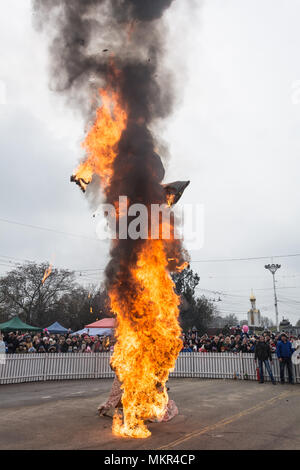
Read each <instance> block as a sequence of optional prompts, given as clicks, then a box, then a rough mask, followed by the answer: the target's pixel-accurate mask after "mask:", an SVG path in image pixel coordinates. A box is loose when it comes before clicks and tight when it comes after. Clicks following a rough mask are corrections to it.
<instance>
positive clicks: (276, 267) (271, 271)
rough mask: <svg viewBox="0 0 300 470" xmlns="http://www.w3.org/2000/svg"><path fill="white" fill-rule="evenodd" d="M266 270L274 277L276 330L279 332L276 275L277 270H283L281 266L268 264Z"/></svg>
mask: <svg viewBox="0 0 300 470" xmlns="http://www.w3.org/2000/svg"><path fill="white" fill-rule="evenodd" d="M265 268H266V269H268V270H269V271H270V273H271V274H272V276H273V287H274V303H275V315H276V328H277V331H279V321H278V305H277V294H276V284H275V273H276V271H277V269H279V268H281V264H266V265H265Z"/></svg>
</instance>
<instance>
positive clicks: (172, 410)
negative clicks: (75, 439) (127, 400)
mask: <svg viewBox="0 0 300 470" xmlns="http://www.w3.org/2000/svg"><path fill="white" fill-rule="evenodd" d="M122 395H123V390H122V389H121V382H120V381H119V379H118V378H117V376H115V378H114V381H113V384H112V387H111V391H110V394H109V397H108V399H107V401H106V402H105V403H102V404H101V405H99V407H98V412H99V416H110V417H113V416H114V413H115V411H116V410H117V408H122V401H121V399H122ZM176 415H178V408H177V406H176V404H175V402H174V400H170V398H169V401H168V403H167V405H166V409H165V412H164V414H163V416H162V417H160V418H153V419H151V420H150V421H152V422H155V423H160V422H166V421H170V420H171V419H172V418H174V417H175V416H176Z"/></svg>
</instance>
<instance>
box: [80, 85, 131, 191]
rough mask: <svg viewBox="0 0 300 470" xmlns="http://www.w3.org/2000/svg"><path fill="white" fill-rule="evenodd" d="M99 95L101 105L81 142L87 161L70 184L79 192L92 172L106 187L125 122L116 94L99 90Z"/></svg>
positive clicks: (89, 179) (87, 182)
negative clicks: (75, 183) (77, 187)
mask: <svg viewBox="0 0 300 470" xmlns="http://www.w3.org/2000/svg"><path fill="white" fill-rule="evenodd" d="M99 94H100V96H101V99H102V105H101V106H100V107H99V108H98V109H97V116H96V120H95V122H94V124H93V126H92V127H91V129H90V131H89V132H88V134H87V136H86V138H85V140H84V142H83V143H82V147H83V148H84V149H85V150H86V153H87V158H86V160H85V161H84V162H82V163H81V164H80V165H79V167H78V168H77V169H76V170H75V172H74V174H73V179H74V181H76V182H77V183H78V184H79V185H80V187H81V189H82V190H83V191H85V190H86V188H87V185H88V184H89V183H90V182H91V181H92V178H93V175H94V174H95V173H96V174H98V175H99V177H100V181H101V186H102V187H103V188H107V187H109V184H110V179H111V176H112V173H113V163H114V160H115V158H116V156H117V150H116V145H117V143H118V142H119V140H120V137H121V135H122V131H123V130H124V129H125V127H126V121H127V114H126V112H125V110H124V109H123V108H122V106H121V104H120V101H119V97H118V94H117V93H116V92H114V91H112V90H110V89H109V88H108V89H100V90H99Z"/></svg>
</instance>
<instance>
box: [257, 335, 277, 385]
mask: <svg viewBox="0 0 300 470" xmlns="http://www.w3.org/2000/svg"><path fill="white" fill-rule="evenodd" d="M254 360H255V361H256V360H258V367H259V376H260V381H259V383H261V384H263V383H264V365H265V368H266V369H267V371H268V374H269V376H270V379H271V380H272V384H273V385H276V382H275V379H274V376H273V373H272V369H271V366H270V362H272V354H271V349H270V345H269V344H268V343H266V342H265V338H264V336H260V337H259V341H258V342H257V343H256V346H255V351H254ZM269 360H270V362H269Z"/></svg>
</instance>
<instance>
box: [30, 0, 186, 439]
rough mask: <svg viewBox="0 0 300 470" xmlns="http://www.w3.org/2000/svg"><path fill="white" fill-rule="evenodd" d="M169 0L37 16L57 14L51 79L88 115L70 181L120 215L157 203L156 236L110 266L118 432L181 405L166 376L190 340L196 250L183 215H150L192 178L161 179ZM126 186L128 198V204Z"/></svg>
mask: <svg viewBox="0 0 300 470" xmlns="http://www.w3.org/2000/svg"><path fill="white" fill-rule="evenodd" d="M172 3H173V0H143V1H141V0H85V1H80V0H57V1H55V0H35V1H34V6H35V11H36V13H37V19H38V21H39V22H40V23H43V22H44V23H47V24H50V25H51V28H49V30H51V37H52V43H51V48H50V53H51V56H52V80H53V81H52V86H56V89H57V90H58V91H60V92H64V93H66V94H67V95H68V100H69V102H72V103H74V104H75V105H77V106H80V107H81V109H82V111H83V112H84V113H85V115H86V120H87V133H86V136H85V138H84V141H83V143H82V148H83V151H84V157H83V159H82V161H81V162H80V164H79V165H78V167H77V168H76V169H75V170H74V172H73V174H72V176H71V181H73V182H75V183H76V184H77V185H78V186H79V187H80V188H81V190H82V191H83V192H85V193H86V194H87V196H89V194H93V195H94V194H101V195H102V198H103V199H104V202H105V203H106V204H110V205H112V206H113V207H114V208H115V209H116V214H117V223H118V224H119V225H121V224H123V225H124V221H125V224H127V226H128V225H129V224H130V223H131V222H132V220H133V214H134V211H131V212H130V210H129V208H133V207H135V206H136V205H139V207H140V206H141V205H142V206H143V207H145V208H146V209H147V211H148V212H147V214H148V215H147V222H149V223H147V224H146V235H147V236H145V227H144V230H143V234H144V236H142V237H134V238H133V237H130V236H125V237H124V236H122V237H121V236H117V237H116V238H115V239H114V240H112V244H111V250H110V258H111V259H110V262H109V264H108V265H107V267H106V270H105V277H106V280H105V283H106V288H107V291H108V293H109V298H110V304H111V309H112V311H113V312H114V313H115V315H116V318H117V328H116V344H115V348H114V353H113V357H112V360H111V365H112V368H113V370H114V371H115V373H116V379H115V382H114V385H113V389H112V394H111V403H109V406H110V405H112V407H113V408H115V410H116V411H115V414H114V419H113V433H114V434H115V435H118V436H126V437H134V438H145V437H148V436H149V435H150V434H151V433H150V431H149V429H148V428H147V422H148V421H163V420H168V419H170V418H171V417H172V416H174V415H176V413H177V408H176V405H175V403H174V402H173V401H172V400H169V397H168V393H167V387H166V382H167V380H168V377H169V373H170V371H171V370H172V369H173V368H174V366H175V362H176V359H177V356H178V354H179V351H180V350H181V347H182V341H181V339H180V335H181V328H180V325H179V321H178V317H179V304H180V299H179V296H178V295H177V293H176V292H175V289H174V283H173V281H172V278H171V275H170V274H171V273H172V272H173V271H176V270H181V269H184V267H185V266H186V265H187V262H188V259H187V253H186V252H185V250H184V249H183V247H182V242H181V240H180V239H178V238H176V236H175V227H174V225H175V219H174V217H171V216H170V218H169V219H161V217H159V218H158V219H155V221H154V219H153V217H152V208H153V206H155V205H156V206H159V207H161V206H162V205H163V206H166V210H170V209H171V208H172V206H173V205H174V204H176V203H177V202H178V201H179V199H180V197H181V196H182V194H183V191H184V190H185V188H186V187H187V185H188V184H189V181H176V182H174V183H169V184H166V183H163V179H164V176H165V169H164V166H163V163H162V159H161V157H160V155H159V153H161V150H160V149H162V148H163V146H162V145H160V142H159V137H158V135H157V131H156V132H154V130H153V129H154V127H155V129H157V128H158V123H159V121H160V120H161V119H163V118H165V117H167V116H168V114H169V113H170V112H171V111H172V106H173V91H172V81H171V74H170V71H168V70H165V68H164V66H163V61H162V60H161V59H162V55H163V52H164V34H165V28H164V20H163V15H164V12H165V11H166V10H167V9H168V8H169V7H170V6H171V4H172ZM53 27H54V28H53ZM53 31H54V33H53ZM49 34H50V33H49ZM53 83H54V85H53ZM154 124H156V126H154ZM120 196H126V198H127V199H126V200H127V204H128V211H127V210H126V211H125V212H126V214H125V213H124V210H123V209H121V207H120V205H119V197H120ZM153 225H155V227H154V229H153ZM166 225H167V227H166ZM166 229H167V230H166ZM126 233H127V232H126ZM165 233H168V234H169V236H164V234H165ZM120 406H121V407H122V413H121V414H120V413H119V412H118V409H119V408H120ZM100 411H101V410H100Z"/></svg>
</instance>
